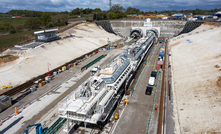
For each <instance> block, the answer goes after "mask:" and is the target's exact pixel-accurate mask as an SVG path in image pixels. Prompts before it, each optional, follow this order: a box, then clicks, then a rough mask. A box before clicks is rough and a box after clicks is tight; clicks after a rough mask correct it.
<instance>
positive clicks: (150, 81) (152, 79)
mask: <svg viewBox="0 0 221 134" xmlns="http://www.w3.org/2000/svg"><path fill="white" fill-rule="evenodd" d="M148 84H149V85H150V86H153V85H154V84H155V77H150V78H149V82H148Z"/></svg>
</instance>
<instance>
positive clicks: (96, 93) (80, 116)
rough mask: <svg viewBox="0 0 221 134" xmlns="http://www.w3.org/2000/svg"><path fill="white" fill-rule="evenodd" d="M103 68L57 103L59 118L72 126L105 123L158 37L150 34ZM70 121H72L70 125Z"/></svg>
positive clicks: (151, 32)
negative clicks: (127, 82) (64, 119)
mask: <svg viewBox="0 0 221 134" xmlns="http://www.w3.org/2000/svg"><path fill="white" fill-rule="evenodd" d="M147 35H148V36H144V37H142V38H140V39H139V41H137V42H136V43H134V44H133V45H132V46H130V47H129V48H128V49H127V50H126V51H125V52H124V53H122V54H121V55H119V56H118V57H116V58H115V59H114V60H112V61H111V62H110V63H109V64H107V65H106V66H105V67H104V68H102V69H99V71H98V72H97V70H96V72H94V73H93V74H95V73H96V75H92V76H91V77H89V78H88V79H87V80H86V81H85V82H83V83H82V84H81V85H80V86H79V87H78V88H77V89H75V90H74V91H73V92H72V93H70V94H69V95H68V96H67V97H65V98H64V99H63V100H61V101H60V102H59V104H58V113H59V117H61V118H66V119H67V121H68V122H67V131H69V125H73V124H76V123H77V124H80V123H84V124H85V126H86V124H87V123H89V124H98V123H99V122H105V121H106V120H107V118H108V116H109V115H110V114H111V113H112V112H111V111H112V110H113V108H114V106H115V104H117V102H118V101H119V98H120V97H121V95H122V92H123V91H124V89H123V88H121V87H122V85H123V84H124V83H125V82H126V81H128V79H130V78H131V75H134V72H135V71H136V70H137V69H138V67H139V66H140V64H141V63H142V62H141V61H142V60H143V59H144V57H145V55H146V54H147V52H148V51H149V50H150V48H151V46H152V45H153V43H154V41H155V40H156V38H158V35H157V34H156V32H154V31H148V34H147ZM69 121H71V122H70V123H69Z"/></svg>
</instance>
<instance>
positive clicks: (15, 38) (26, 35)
mask: <svg viewBox="0 0 221 134" xmlns="http://www.w3.org/2000/svg"><path fill="white" fill-rule="evenodd" d="M35 31H36V30H32V31H26V32H22V33H15V34H8V35H1V36H0V51H1V50H2V49H5V48H9V47H13V46H14V45H16V44H17V43H19V42H21V41H24V40H27V39H30V38H31V37H34V32H35Z"/></svg>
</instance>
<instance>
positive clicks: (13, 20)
mask: <svg viewBox="0 0 221 134" xmlns="http://www.w3.org/2000/svg"><path fill="white" fill-rule="evenodd" d="M27 19H28V18H0V26H3V25H5V23H8V24H10V25H12V26H16V25H18V24H24V23H25V21H26V20H27Z"/></svg>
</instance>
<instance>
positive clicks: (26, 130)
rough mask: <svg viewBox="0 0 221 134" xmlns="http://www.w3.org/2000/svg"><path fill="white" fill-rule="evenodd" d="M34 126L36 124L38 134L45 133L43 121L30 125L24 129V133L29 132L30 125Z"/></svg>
mask: <svg viewBox="0 0 221 134" xmlns="http://www.w3.org/2000/svg"><path fill="white" fill-rule="evenodd" d="M34 126H35V130H36V134H42V133H43V129H42V125H41V123H38V124H32V125H28V126H27V128H26V129H25V130H24V132H23V134H28V130H29V127H34Z"/></svg>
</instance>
